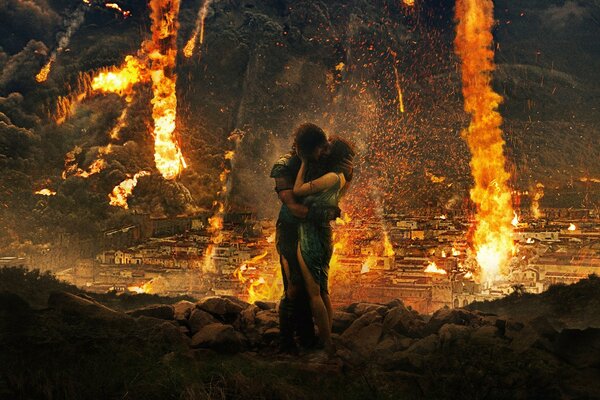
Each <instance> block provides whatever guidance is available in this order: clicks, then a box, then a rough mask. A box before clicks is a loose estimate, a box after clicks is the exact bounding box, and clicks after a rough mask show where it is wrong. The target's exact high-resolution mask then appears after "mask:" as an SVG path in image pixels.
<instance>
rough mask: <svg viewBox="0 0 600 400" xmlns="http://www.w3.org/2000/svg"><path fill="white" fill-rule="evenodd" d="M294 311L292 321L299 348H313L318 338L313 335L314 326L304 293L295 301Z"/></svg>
mask: <svg viewBox="0 0 600 400" xmlns="http://www.w3.org/2000/svg"><path fill="white" fill-rule="evenodd" d="M294 311H296V315H295V318H294V320H295V328H296V333H297V334H298V341H299V342H300V346H302V347H304V348H312V347H314V346H315V344H316V343H317V342H318V338H317V336H316V335H315V325H314V323H313V317H312V311H311V308H310V302H309V300H308V296H307V294H306V292H304V293H303V294H302V295H301V296H298V298H297V299H296V300H295V307H294Z"/></svg>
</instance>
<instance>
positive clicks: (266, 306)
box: [254, 300, 277, 310]
mask: <svg viewBox="0 0 600 400" xmlns="http://www.w3.org/2000/svg"><path fill="white" fill-rule="evenodd" d="M254 305H256V306H257V307H258V308H260V309H261V310H275V309H276V308H277V303H276V302H274V301H260V300H258V301H255V302H254Z"/></svg>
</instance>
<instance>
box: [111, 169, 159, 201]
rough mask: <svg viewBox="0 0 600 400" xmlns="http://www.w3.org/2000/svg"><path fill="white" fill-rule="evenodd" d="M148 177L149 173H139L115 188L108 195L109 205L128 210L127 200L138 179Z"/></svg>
mask: <svg viewBox="0 0 600 400" xmlns="http://www.w3.org/2000/svg"><path fill="white" fill-rule="evenodd" d="M148 175H150V172H147V171H140V172H138V173H137V174H135V175H134V176H133V177H132V178H129V179H125V180H124V181H123V182H121V183H119V184H118V185H117V186H115V187H114V189H113V191H112V193H110V194H109V195H108V198H109V200H110V205H111V206H115V207H122V208H124V209H128V208H129V205H128V204H127V198H128V197H129V196H130V195H131V193H133V189H134V188H135V187H136V185H137V183H138V179H139V178H141V177H142V176H148Z"/></svg>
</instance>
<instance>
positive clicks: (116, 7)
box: [104, 3, 131, 18]
mask: <svg viewBox="0 0 600 400" xmlns="http://www.w3.org/2000/svg"><path fill="white" fill-rule="evenodd" d="M104 6H105V7H106V8H112V9H113V10H117V11H118V12H120V13H121V15H122V16H123V18H129V17H131V11H127V10H125V11H124V10H123V9H122V8H121V6H119V5H118V4H117V3H106V4H105V5H104Z"/></svg>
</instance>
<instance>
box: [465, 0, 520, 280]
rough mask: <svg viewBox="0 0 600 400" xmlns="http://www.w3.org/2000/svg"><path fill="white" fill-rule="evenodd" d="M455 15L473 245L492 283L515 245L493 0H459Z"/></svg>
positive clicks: (479, 261) (482, 274)
mask: <svg viewBox="0 0 600 400" xmlns="http://www.w3.org/2000/svg"><path fill="white" fill-rule="evenodd" d="M456 19H457V20H458V27H457V34H456V39H455V42H454V44H455V49H456V53H457V55H458V56H459V57H460V60H461V75H462V90H463V97H464V103H465V104H464V108H465V111H466V112H468V113H469V114H471V123H470V125H469V127H468V128H467V129H466V130H465V131H464V132H463V137H464V138H465V140H466V141H467V143H468V145H469V150H470V151H471V156H472V159H471V163H470V165H471V173H472V175H473V178H474V181H475V187H474V188H473V189H471V192H470V194H471V200H472V201H473V202H474V203H475V205H476V207H477V214H476V215H475V227H474V229H475V231H474V233H473V239H472V245H473V248H474V250H475V252H476V258H477V262H478V264H479V267H480V268H481V278H482V279H483V280H485V281H490V280H493V279H494V278H496V277H499V276H501V275H502V274H503V273H504V272H505V268H506V267H507V263H508V260H509V258H510V256H511V252H512V251H513V248H514V245H513V239H512V224H511V222H512V220H513V217H514V213H513V209H512V203H511V191H510V188H509V186H508V182H509V179H510V174H509V173H508V172H507V170H506V166H505V158H504V151H503V150H504V140H503V138H502V131H501V129H500V126H501V125H502V117H501V115H500V113H499V112H498V106H499V104H500V103H501V102H502V97H501V96H500V95H499V94H497V93H496V92H494V90H493V89H492V83H491V81H492V72H493V71H494V69H495V65H494V51H493V50H492V41H493V36H492V26H493V25H494V5H493V2H492V0H458V1H457V2H456Z"/></svg>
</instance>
